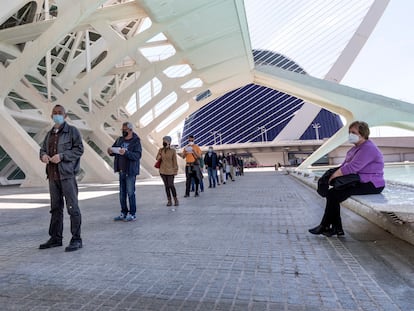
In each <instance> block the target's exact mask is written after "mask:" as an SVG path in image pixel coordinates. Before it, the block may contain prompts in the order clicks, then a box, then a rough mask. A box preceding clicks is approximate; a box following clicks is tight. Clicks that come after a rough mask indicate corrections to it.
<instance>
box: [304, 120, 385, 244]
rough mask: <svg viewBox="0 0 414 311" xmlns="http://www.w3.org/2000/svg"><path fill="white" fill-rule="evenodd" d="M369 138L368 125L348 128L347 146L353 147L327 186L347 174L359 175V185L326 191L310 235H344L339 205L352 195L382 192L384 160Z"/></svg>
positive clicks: (356, 123)
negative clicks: (322, 204) (320, 215)
mask: <svg viewBox="0 0 414 311" xmlns="http://www.w3.org/2000/svg"><path fill="white" fill-rule="evenodd" d="M368 137H369V127H368V124H367V123H365V122H361V121H355V122H352V123H351V124H350V125H349V142H350V143H352V144H354V145H355V146H354V147H352V148H351V149H350V150H349V151H348V152H347V154H346V157H345V161H344V162H343V163H342V164H341V166H340V167H339V168H338V169H337V170H336V171H335V172H334V173H333V174H332V175H331V177H330V178H329V182H331V180H333V179H334V178H337V177H340V176H344V175H348V174H358V175H359V177H360V182H358V183H357V185H356V186H353V187H348V188H345V189H341V190H338V189H336V188H330V189H329V191H328V195H327V196H326V207H325V213H324V215H323V218H322V221H321V223H320V225H319V226H317V227H315V228H312V229H309V232H310V233H312V234H323V235H326V236H332V235H333V234H336V235H337V236H342V235H344V234H345V233H344V230H343V229H342V221H341V210H340V203H341V202H342V201H345V200H346V199H347V198H349V197H350V196H351V195H355V194H377V193H381V192H382V190H383V189H384V187H385V180H384V159H383V156H382V153H381V151H380V150H379V149H378V147H377V146H376V145H375V144H374V143H373V142H372V141H371V140H369V139H368Z"/></svg>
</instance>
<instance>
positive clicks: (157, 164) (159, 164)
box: [154, 159, 161, 168]
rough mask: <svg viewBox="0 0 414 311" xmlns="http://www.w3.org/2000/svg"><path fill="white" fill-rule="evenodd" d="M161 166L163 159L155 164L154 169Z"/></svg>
mask: <svg viewBox="0 0 414 311" xmlns="http://www.w3.org/2000/svg"><path fill="white" fill-rule="evenodd" d="M160 166H161V159H159V160H158V161H157V162H155V164H154V167H155V168H160Z"/></svg>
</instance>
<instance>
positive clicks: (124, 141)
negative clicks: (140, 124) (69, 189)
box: [108, 122, 142, 221]
mask: <svg viewBox="0 0 414 311" xmlns="http://www.w3.org/2000/svg"><path fill="white" fill-rule="evenodd" d="M133 129H134V126H133V125H132V123H130V122H124V123H123V124H122V129H121V130H122V136H121V137H119V138H118V139H117V140H116V141H115V142H114V144H113V145H112V147H109V148H108V154H109V155H110V156H115V161H114V171H115V172H118V173H119V202H120V204H121V214H120V215H119V216H117V217H115V218H114V220H115V221H121V220H122V221H135V220H136V219H137V217H136V212H137V202H136V199H135V182H136V179H137V175H139V166H140V159H141V154H142V147H141V140H140V139H139V137H138V135H137V134H135V133H134V131H133ZM127 197H128V203H129V209H128V205H127Z"/></svg>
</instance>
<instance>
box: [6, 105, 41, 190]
mask: <svg viewBox="0 0 414 311" xmlns="http://www.w3.org/2000/svg"><path fill="white" fill-rule="evenodd" d="M0 100H1V102H2V103H3V102H4V99H3V98H0ZM10 129H13V135H10ZM0 141H1V146H2V148H3V149H4V150H5V151H6V152H7V154H8V155H9V156H10V157H11V158H12V159H13V162H14V163H16V165H17V166H18V167H20V169H21V170H22V171H23V172H24V174H25V175H26V179H25V181H24V183H23V184H22V186H30V187H40V186H46V185H47V183H46V173H45V164H43V163H42V162H41V161H40V159H39V150H40V148H39V145H38V144H37V143H36V142H35V141H34V140H33V139H32V138H31V137H30V136H29V135H28V134H27V133H26V132H25V131H24V130H23V128H22V127H21V126H20V125H19V124H18V123H17V122H16V121H15V120H14V119H13V118H12V117H11V116H10V115H9V113H8V111H7V110H6V108H5V107H4V105H0Z"/></svg>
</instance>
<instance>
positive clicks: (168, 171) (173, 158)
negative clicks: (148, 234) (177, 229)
mask: <svg viewBox="0 0 414 311" xmlns="http://www.w3.org/2000/svg"><path fill="white" fill-rule="evenodd" d="M162 146H163V147H162V148H160V149H159V150H158V153H157V156H156V160H157V161H158V160H161V165H160V168H159V172H160V176H161V178H162V181H163V182H164V187H165V193H166V194H167V200H168V201H167V206H171V205H172V198H173V199H174V206H178V205H179V203H178V198H177V191H176V189H175V186H174V177H175V175H177V173H178V164H177V153H176V151H175V149H174V148H171V137H170V136H164V137H163V139H162Z"/></svg>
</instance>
